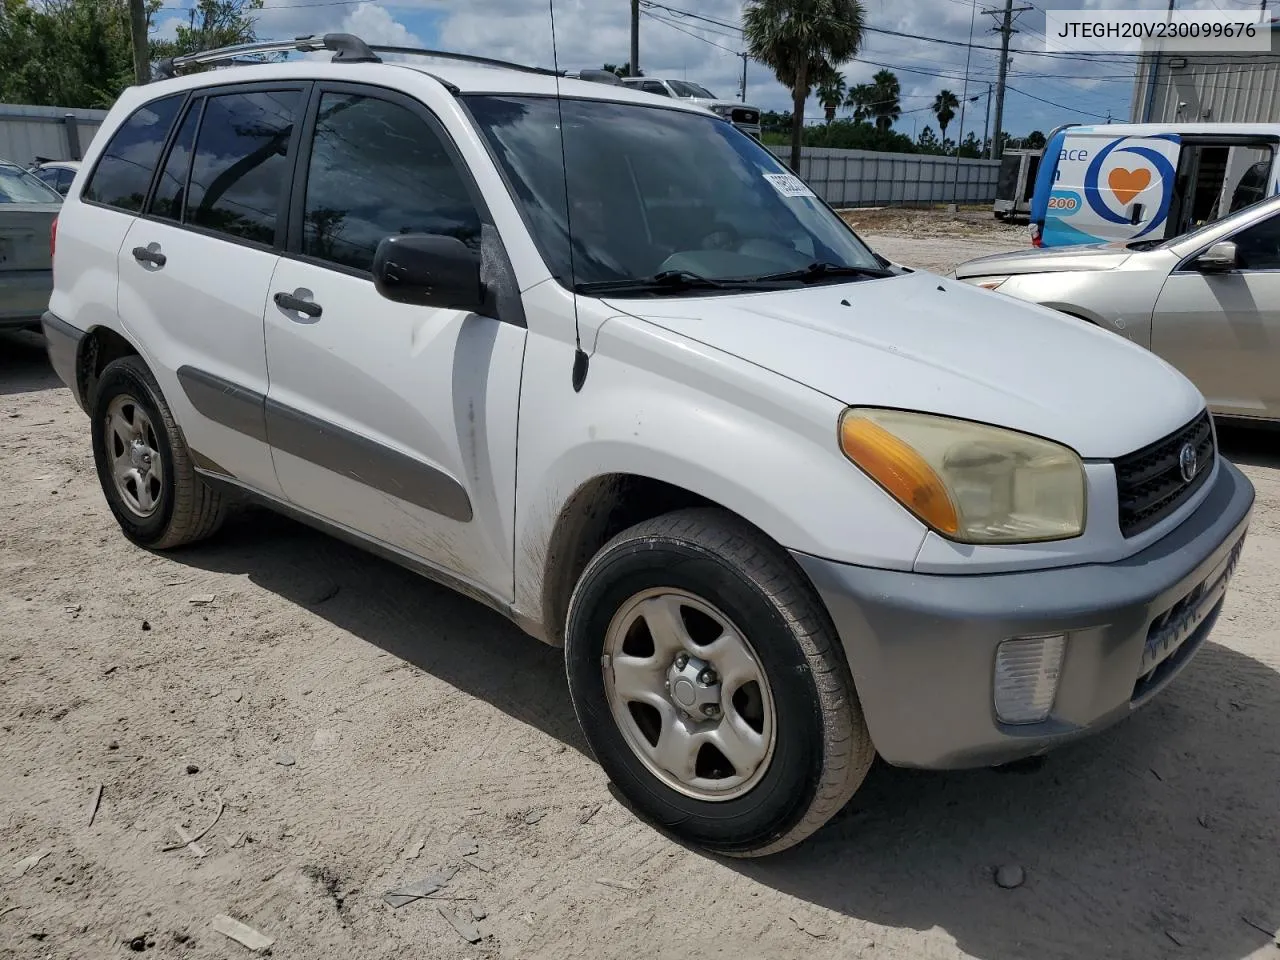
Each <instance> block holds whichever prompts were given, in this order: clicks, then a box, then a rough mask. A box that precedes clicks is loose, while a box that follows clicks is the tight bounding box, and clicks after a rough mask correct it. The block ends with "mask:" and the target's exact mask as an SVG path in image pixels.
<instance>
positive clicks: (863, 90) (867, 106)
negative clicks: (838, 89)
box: [844, 83, 875, 123]
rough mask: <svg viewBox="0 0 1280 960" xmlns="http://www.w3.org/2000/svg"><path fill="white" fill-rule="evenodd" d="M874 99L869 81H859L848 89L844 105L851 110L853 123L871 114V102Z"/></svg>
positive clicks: (860, 121)
mask: <svg viewBox="0 0 1280 960" xmlns="http://www.w3.org/2000/svg"><path fill="white" fill-rule="evenodd" d="M874 100H875V93H874V92H873V91H872V89H871V84H869V83H860V84H858V85H857V86H855V87H854V88H853V89H852V90H850V91H849V95H848V96H847V97H845V99H844V105H845V106H846V107H848V108H849V109H850V110H852V111H853V122H854V123H862V122H863V121H864V120H866V119H868V118H869V117H870V116H871V104H872V102H873V101H874Z"/></svg>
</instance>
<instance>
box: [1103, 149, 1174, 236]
mask: <svg viewBox="0 0 1280 960" xmlns="http://www.w3.org/2000/svg"><path fill="white" fill-rule="evenodd" d="M1130 140H1137V141H1138V142H1137V144H1135V145H1132V146H1125V144H1127V143H1129V141H1130ZM1152 140H1166V141H1169V142H1170V143H1173V144H1178V143H1180V142H1181V141H1180V138H1178V137H1177V136H1173V135H1169V134H1165V135H1162V136H1158V137H1121V138H1119V139H1117V140H1113V141H1111V142H1110V143H1108V144H1107V145H1106V146H1105V147H1103V148H1102V149H1101V150H1099V151H1098V154H1097V156H1095V157H1094V158H1093V161H1092V162H1091V163H1090V164H1089V169H1088V170H1086V171H1085V175H1084V195H1085V200H1086V201H1087V202H1088V204H1089V209H1090V210H1092V211H1093V212H1094V213H1095V214H1096V215H1097V216H1099V217H1101V218H1102V219H1103V220H1106V221H1107V222H1108V223H1116V224H1125V225H1127V224H1129V223H1131V222H1132V214H1131V213H1130V211H1129V209H1128V205H1129V204H1130V203H1132V202H1133V200H1134V198H1135V197H1137V196H1138V195H1139V194H1140V193H1141V192H1143V191H1145V190H1146V189H1148V187H1149V186H1151V185H1153V184H1156V185H1159V188H1160V204H1159V206H1158V207H1157V208H1156V210H1155V213H1154V215H1153V216H1152V217H1151V219H1150V220H1149V221H1148V223H1147V225H1146V226H1145V227H1143V229H1142V230H1141V231H1140V232H1138V233H1135V234H1134V235H1133V236H1134V239H1136V238H1138V237H1142V236H1145V235H1146V234H1148V233H1150V232H1151V231H1152V230H1155V229H1156V228H1157V227H1159V226H1160V225H1161V224H1163V223H1164V221H1165V218H1166V217H1168V216H1169V204H1170V201H1171V200H1172V199H1173V184H1174V176H1175V173H1174V169H1173V162H1172V161H1171V160H1170V159H1169V158H1168V157H1166V156H1165V155H1164V154H1162V153H1160V151H1158V150H1155V149H1153V148H1152V147H1151V146H1148V145H1147V144H1149V143H1150V142H1151V141H1152ZM1113 154H1130V155H1132V156H1133V157H1135V158H1137V159H1138V161H1139V162H1138V163H1136V164H1133V165H1132V166H1129V165H1124V164H1122V165H1120V166H1118V167H1113V168H1112V169H1111V171H1110V175H1109V176H1108V178H1107V183H1106V184H1105V187H1104V185H1103V184H1102V183H1100V181H1101V179H1102V168H1103V166H1104V165H1105V164H1106V162H1107V158H1108V157H1111V156H1112V155H1113ZM1142 161H1145V162H1142ZM1108 195H1109V196H1110V198H1111V200H1110V201H1109V200H1108V199H1107V197H1108ZM1112 201H1114V202H1115V203H1116V205H1117V206H1119V207H1121V209H1116V207H1114V206H1112ZM1144 219H1145V217H1144Z"/></svg>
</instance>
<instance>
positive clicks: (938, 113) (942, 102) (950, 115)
mask: <svg viewBox="0 0 1280 960" xmlns="http://www.w3.org/2000/svg"><path fill="white" fill-rule="evenodd" d="M959 106H960V98H959V97H957V96H956V95H955V94H954V93H952V92H951V91H950V90H943V91H941V92H940V93H939V94H938V95H937V96H936V97H934V98H933V115H934V116H935V117H937V118H938V126H939V127H940V128H942V139H943V140H945V139H947V127H948V126H949V125H950V124H951V121H952V120H954V119H955V116H956V110H957V109H958V108H959Z"/></svg>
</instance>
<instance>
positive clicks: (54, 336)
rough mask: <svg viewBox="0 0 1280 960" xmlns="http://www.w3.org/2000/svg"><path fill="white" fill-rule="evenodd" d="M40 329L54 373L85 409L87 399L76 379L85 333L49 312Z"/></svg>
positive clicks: (46, 313)
mask: <svg viewBox="0 0 1280 960" xmlns="http://www.w3.org/2000/svg"><path fill="white" fill-rule="evenodd" d="M40 327H41V329H42V330H43V331H44V343H45V350H46V351H48V354H49V363H50V365H51V366H52V367H53V372H54V373H56V374H57V375H58V378H59V379H60V380H61V381H62V382H63V383H65V384H66V385H67V386H68V387H70V388H71V393H72V394H73V395H74V396H75V398H76V403H78V404H80V409H82V410H83V409H85V398H84V397H82V396H80V387H79V379H78V378H77V377H76V361H77V358H78V357H79V356H80V341H81V340H83V339H84V331H83V330H80V329H78V328H76V327H73V326H72V325H71V324H69V323H67V322H66V321H65V320H62V319H61V318H59V317H56V316H54V315H53V314H52V313H49V312H48V311H47V310H46V311H45V313H44V315H43V316H42V317H41V318H40Z"/></svg>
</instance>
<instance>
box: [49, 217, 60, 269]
mask: <svg viewBox="0 0 1280 960" xmlns="http://www.w3.org/2000/svg"><path fill="white" fill-rule="evenodd" d="M57 249H58V218H57V217H54V218H53V224H52V225H51V226H50V227H49V259H50V260H52V259H53V255H54V253H55V252H56V251H57Z"/></svg>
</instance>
